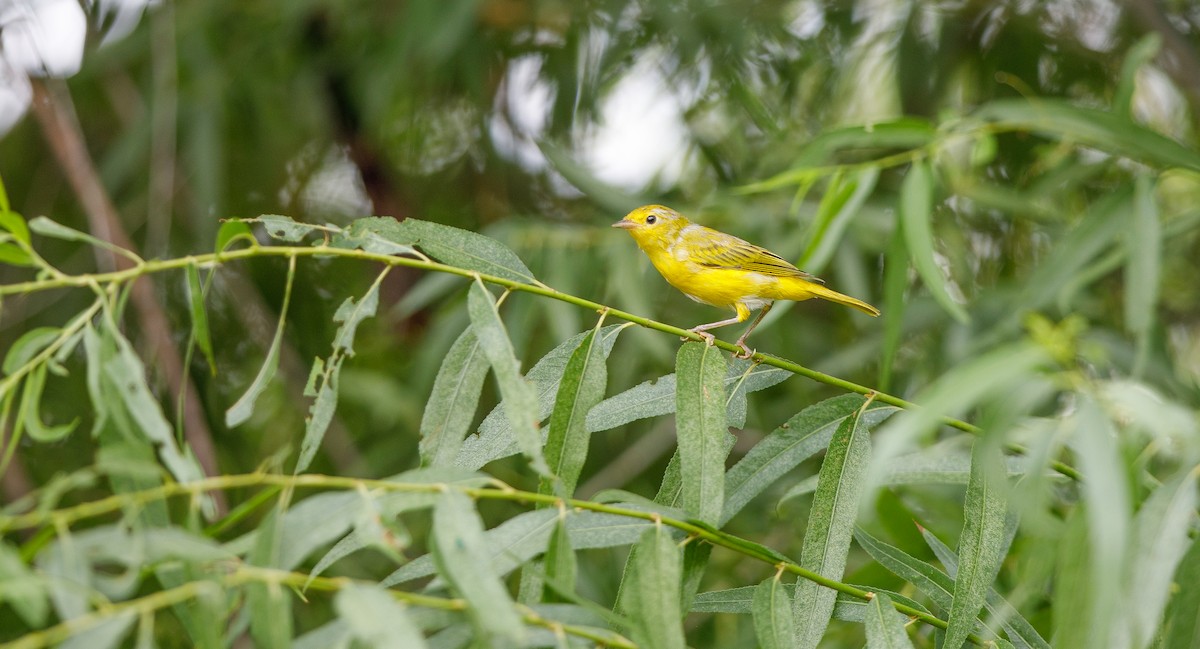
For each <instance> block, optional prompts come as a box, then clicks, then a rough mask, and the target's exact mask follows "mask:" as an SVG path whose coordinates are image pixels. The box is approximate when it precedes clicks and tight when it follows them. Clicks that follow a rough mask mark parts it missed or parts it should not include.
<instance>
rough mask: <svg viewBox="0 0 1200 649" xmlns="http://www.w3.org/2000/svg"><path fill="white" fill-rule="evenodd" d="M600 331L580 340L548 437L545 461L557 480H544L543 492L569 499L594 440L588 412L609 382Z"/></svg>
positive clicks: (541, 489)
mask: <svg viewBox="0 0 1200 649" xmlns="http://www.w3.org/2000/svg"><path fill="white" fill-rule="evenodd" d="M597 325H599V323H597ZM598 333H599V327H598V326H597V329H596V330H595V331H593V332H592V333H591V334H589V335H588V336H587V337H585V338H584V339H583V341H582V342H581V343H579V347H578V348H577V349H576V350H575V351H574V352H573V353H572V354H571V359H570V360H569V361H568V362H567V367H566V369H565V370H564V371H563V378H562V382H561V383H560V384H559V388H558V397H557V398H556V399H555V402H554V411H553V412H552V413H551V415H550V429H549V431H548V433H547V437H546V462H547V463H548V464H549V465H550V472H551V473H552V474H553V475H554V479H553V480H546V479H544V478H543V479H542V482H541V486H540V489H539V490H540V492H541V493H550V494H553V493H558V494H559V495H561V496H563V497H567V498H569V497H571V496H572V495H573V494H574V493H575V485H576V483H577V482H578V480H579V474H580V473H582V472H583V464H584V462H585V461H586V460H587V452H588V443H589V442H590V441H591V434H590V433H589V432H588V430H587V427H586V426H584V421H585V419H586V417H587V413H588V411H589V410H591V409H592V407H593V406H595V405H596V404H597V403H600V400H601V399H603V398H604V390H605V388H606V387H607V385H608V369H607V367H605V364H604V352H603V349H602V347H603V344H602V341H601V340H599V339H598V338H597V335H596V334H598Z"/></svg>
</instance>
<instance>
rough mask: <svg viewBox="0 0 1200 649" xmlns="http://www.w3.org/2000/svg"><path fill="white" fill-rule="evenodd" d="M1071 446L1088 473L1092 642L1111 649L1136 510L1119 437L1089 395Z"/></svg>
mask: <svg viewBox="0 0 1200 649" xmlns="http://www.w3.org/2000/svg"><path fill="white" fill-rule="evenodd" d="M1070 423H1072V424H1074V430H1073V431H1072V433H1073V434H1072V438H1071V445H1072V447H1073V448H1074V449H1075V452H1076V453H1077V455H1078V457H1079V470H1080V472H1081V473H1082V474H1083V475H1084V478H1083V486H1082V488H1081V490H1080V491H1081V494H1080V495H1081V500H1083V501H1084V502H1085V503H1086V504H1087V507H1086V511H1087V515H1088V519H1087V520H1088V537H1089V545H1090V547H1091V552H1092V557H1091V571H1092V574H1091V580H1090V585H1089V589H1090V590H1091V591H1092V596H1093V599H1092V611H1091V622H1090V623H1088V626H1089V627H1090V628H1091V629H1092V633H1093V635H1092V640H1091V641H1092V642H1093V643H1098V644H1097V645H1096V646H1111V643H1112V641H1113V636H1112V633H1113V632H1114V631H1116V630H1117V626H1118V620H1119V619H1120V618H1121V617H1122V615H1123V613H1124V611H1122V610H1121V607H1122V606H1123V605H1124V602H1122V601H1121V591H1122V587H1121V586H1122V584H1121V582H1122V581H1123V575H1124V574H1125V572H1126V565H1125V563H1126V559H1127V557H1128V550H1129V542H1130V536H1131V527H1132V516H1131V509H1132V506H1131V504H1130V502H1129V488H1128V485H1127V480H1126V477H1125V476H1126V473H1125V469H1124V466H1125V463H1124V461H1123V460H1122V458H1121V451H1120V449H1119V448H1118V444H1117V440H1118V439H1119V438H1118V434H1117V431H1116V428H1115V427H1114V426H1113V423H1112V421H1111V420H1109V418H1108V417H1107V416H1106V415H1105V414H1104V412H1103V411H1102V410H1101V409H1100V406H1099V405H1098V404H1097V403H1096V402H1095V401H1094V400H1092V399H1091V398H1090V397H1082V398H1081V399H1080V400H1079V405H1078V410H1077V411H1076V413H1075V417H1074V418H1073V421H1072V422H1070Z"/></svg>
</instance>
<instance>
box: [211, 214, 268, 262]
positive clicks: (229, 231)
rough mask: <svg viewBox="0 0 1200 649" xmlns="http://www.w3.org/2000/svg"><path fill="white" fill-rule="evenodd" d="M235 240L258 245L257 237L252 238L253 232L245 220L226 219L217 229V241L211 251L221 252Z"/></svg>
mask: <svg viewBox="0 0 1200 649" xmlns="http://www.w3.org/2000/svg"><path fill="white" fill-rule="evenodd" d="M235 241H248V242H249V243H250V245H258V239H255V238H254V232H253V231H252V230H251V229H250V226H249V225H246V222H245V221H226V222H224V223H222V224H221V227H220V228H218V229H217V241H216V244H215V245H214V246H213V251H214V252H216V253H217V254H221V253H223V252H225V251H226V250H227V249H229V246H230V245H232V244H233V242H235Z"/></svg>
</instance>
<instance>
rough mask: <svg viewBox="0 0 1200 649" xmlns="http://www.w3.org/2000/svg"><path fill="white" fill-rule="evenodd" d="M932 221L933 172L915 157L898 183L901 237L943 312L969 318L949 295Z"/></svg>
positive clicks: (955, 316) (965, 320)
mask: <svg viewBox="0 0 1200 649" xmlns="http://www.w3.org/2000/svg"><path fill="white" fill-rule="evenodd" d="M932 221H933V174H932V173H931V172H930V170H929V163H927V162H925V161H917V162H914V163H913V164H912V168H910V169H909V170H908V174H907V175H906V176H905V177H904V183H903V184H902V185H901V186H900V223H901V225H902V227H903V228H904V241H905V243H906V244H907V247H908V254H909V255H910V256H911V258H912V263H913V266H914V267H915V268H916V269H917V274H919V275H920V276H921V280H922V281H924V282H925V287H926V288H928V289H929V294H930V295H932V296H933V299H934V300H936V301H937V303H938V304H940V305H941V306H942V308H943V309H945V310H946V313H949V314H950V315H951V316H953V317H954V319H955V320H958V321H959V322H962V323H966V322H968V321H970V318H969V317H968V316H967V312H966V310H965V309H963V307H962V305H961V304H959V303H958V302H956V301H954V298H952V297H950V290H949V289H948V288H946V278H945V276H943V275H942V269H941V268H940V267H939V266H938V263H937V259H936V254H937V253H936V252H935V250H934V249H935V247H936V246H935V242H934V239H933V225H932Z"/></svg>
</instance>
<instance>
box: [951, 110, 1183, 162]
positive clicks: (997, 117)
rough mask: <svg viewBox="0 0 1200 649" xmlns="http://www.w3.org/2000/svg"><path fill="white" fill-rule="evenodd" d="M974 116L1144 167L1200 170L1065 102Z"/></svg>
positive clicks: (1109, 116) (1132, 126)
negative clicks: (1073, 144) (1131, 161)
mask: <svg viewBox="0 0 1200 649" xmlns="http://www.w3.org/2000/svg"><path fill="white" fill-rule="evenodd" d="M975 116H976V117H978V118H980V119H985V120H988V121H991V122H994V123H996V124H997V125H999V126H1001V127H1002V128H1012V127H1016V128H1022V129H1025V130H1028V131H1031V132H1033V133H1038V134H1040V135H1044V136H1046V137H1049V138H1052V139H1054V140H1067V141H1070V142H1073V143H1076V144H1083V145H1086V146H1092V147H1095V148H1097V149H1099V150H1101V151H1108V152H1110V153H1114V154H1116V155H1120V156H1124V157H1127V158H1132V159H1134V160H1137V161H1140V162H1145V163H1147V164H1152V165H1160V166H1164V167H1186V168H1188V169H1191V170H1193V171H1195V170H1200V154H1197V153H1196V152H1195V151H1193V150H1191V149H1188V148H1187V147H1184V146H1182V145H1180V144H1179V143H1178V142H1175V141H1174V140H1172V139H1170V138H1168V137H1166V136H1163V135H1161V134H1159V133H1156V132H1154V131H1153V130H1151V129H1149V128H1146V127H1145V126H1142V125H1140V124H1137V123H1135V122H1131V121H1129V120H1128V119H1124V118H1122V117H1120V116H1118V115H1115V114H1113V113H1111V112H1109V111H1108V110H1107V109H1105V110H1100V109H1095V108H1082V107H1079V106H1076V105H1072V104H1070V103H1069V102H1067V101H1063V100H1054V99H1047V98H1045V97H1040V98H1038V100H1037V101H1029V100H1027V99H1004V100H998V101H993V102H991V103H989V104H986V105H985V106H983V107H982V108H980V109H979V110H978V111H976V113H975Z"/></svg>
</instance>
